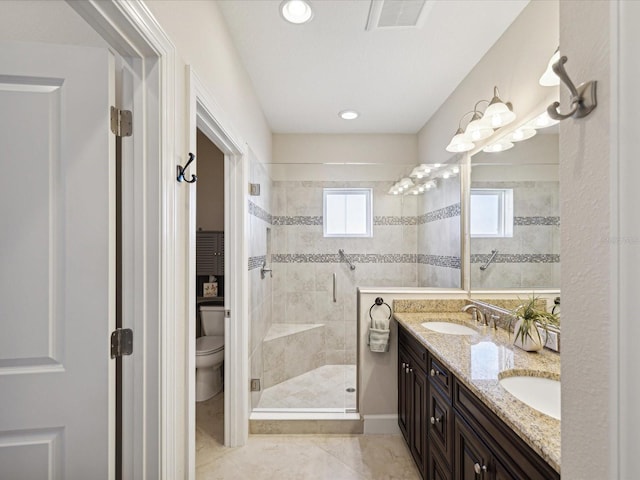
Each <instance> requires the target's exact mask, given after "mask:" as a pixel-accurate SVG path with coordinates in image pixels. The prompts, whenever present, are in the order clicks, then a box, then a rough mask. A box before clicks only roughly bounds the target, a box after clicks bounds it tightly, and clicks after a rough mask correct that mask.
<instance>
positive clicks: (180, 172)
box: [178, 152, 198, 183]
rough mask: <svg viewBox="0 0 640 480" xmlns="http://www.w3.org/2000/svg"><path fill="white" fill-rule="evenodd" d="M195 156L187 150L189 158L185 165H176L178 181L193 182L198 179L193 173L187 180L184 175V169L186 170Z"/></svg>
mask: <svg viewBox="0 0 640 480" xmlns="http://www.w3.org/2000/svg"><path fill="white" fill-rule="evenodd" d="M195 158H196V156H195V155H194V154H193V153H191V152H189V160H188V161H187V163H186V164H185V166H184V167H181V166H180V165H178V181H179V182H187V183H194V182H195V181H196V180H197V179H198V177H196V176H195V175H193V174H191V180H187V179H186V178H185V176H184V174H185V171H186V170H187V168H189V164H190V163H191V162H193V161H194V160H195Z"/></svg>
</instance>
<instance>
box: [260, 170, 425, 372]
mask: <svg viewBox="0 0 640 480" xmlns="http://www.w3.org/2000/svg"><path fill="white" fill-rule="evenodd" d="M390 186H391V182H355V181H352V182H331V181H327V182H320V181H275V182H273V199H274V202H273V218H272V221H273V238H272V240H273V242H272V245H273V257H272V260H273V270H274V272H273V273H274V274H273V298H274V301H273V305H272V308H273V310H272V312H273V318H274V321H275V322H284V323H323V324H324V325H325V329H324V331H325V351H326V363H327V364H353V363H355V362H356V326H357V312H356V287H357V286H374V285H375V286H409V287H410V286H417V285H418V283H417V264H416V259H417V255H416V251H417V229H418V226H417V217H416V213H417V210H416V209H417V199H416V198H409V197H405V196H391V195H388V194H387V191H388V189H389V188H390ZM338 187H343V188H372V189H373V216H374V225H373V238H324V236H323V227H322V214H323V212H322V191H323V188H338ZM339 249H343V250H344V251H345V253H346V255H347V256H348V257H349V258H350V259H351V260H352V261H353V262H354V263H355V265H356V269H355V270H350V269H349V266H348V265H347V264H346V263H345V262H343V261H341V259H340V257H339V255H338V250H339ZM334 273H335V274H336V279H337V296H336V297H337V298H336V301H335V302H334V301H333V274H334Z"/></svg>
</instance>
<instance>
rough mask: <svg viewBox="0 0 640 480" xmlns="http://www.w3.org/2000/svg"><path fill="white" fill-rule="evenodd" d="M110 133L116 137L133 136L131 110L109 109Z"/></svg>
mask: <svg viewBox="0 0 640 480" xmlns="http://www.w3.org/2000/svg"><path fill="white" fill-rule="evenodd" d="M111 131H112V132H113V134H114V135H116V136H118V137H130V136H131V135H132V134H133V114H132V113H131V110H120V109H119V108H116V107H111Z"/></svg>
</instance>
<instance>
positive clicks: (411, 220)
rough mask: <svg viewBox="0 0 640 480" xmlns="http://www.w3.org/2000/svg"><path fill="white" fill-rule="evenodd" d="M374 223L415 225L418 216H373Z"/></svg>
mask: <svg viewBox="0 0 640 480" xmlns="http://www.w3.org/2000/svg"><path fill="white" fill-rule="evenodd" d="M373 224H374V225H417V224H418V217H393V216H388V217H373Z"/></svg>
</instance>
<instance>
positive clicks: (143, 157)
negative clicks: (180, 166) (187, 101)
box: [67, 0, 186, 479]
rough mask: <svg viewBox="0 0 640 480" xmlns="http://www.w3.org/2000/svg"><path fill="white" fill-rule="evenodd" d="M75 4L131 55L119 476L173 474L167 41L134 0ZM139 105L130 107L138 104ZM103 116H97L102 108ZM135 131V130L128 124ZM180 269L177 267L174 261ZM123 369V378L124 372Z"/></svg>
mask: <svg viewBox="0 0 640 480" xmlns="http://www.w3.org/2000/svg"><path fill="white" fill-rule="evenodd" d="M67 3H68V5H69V6H70V7H71V8H72V9H73V10H75V11H76V12H77V13H78V14H79V15H80V16H81V17H82V18H83V19H84V20H85V21H86V22H87V24H88V25H89V26H90V27H91V28H93V29H94V30H95V31H96V32H97V33H98V34H99V35H100V36H101V37H102V38H103V39H104V40H105V41H106V42H107V43H108V45H109V46H110V48H111V49H112V50H113V51H114V52H117V53H118V54H119V55H121V56H122V57H125V58H128V59H131V60H132V61H133V62H134V63H136V65H137V66H138V67H139V68H137V70H138V73H139V74H140V78H139V84H138V85H136V87H137V88H136V90H137V91H139V92H140V96H139V97H138V98H137V101H136V102H135V107H136V111H135V112H134V131H136V132H137V133H136V135H138V136H139V137H138V138H140V141H139V142H136V147H135V152H136V156H138V155H139V157H138V158H137V165H138V166H139V168H140V170H139V173H140V175H139V176H136V178H135V179H134V180H133V183H134V184H133V190H134V191H135V192H136V194H135V195H134V196H133V198H132V201H131V204H130V205H124V208H123V225H129V224H131V221H132V219H135V221H136V222H137V225H139V226H140V230H139V231H136V232H135V233H134V232H123V234H124V235H133V239H132V240H133V244H132V252H130V253H131V254H132V255H131V256H130V258H132V262H133V263H134V264H135V268H134V270H135V273H134V274H133V275H132V278H130V280H131V282H132V284H133V286H134V287H133V288H135V291H136V295H134V296H133V297H134V299H133V305H131V307H130V308H131V309H132V311H134V312H135V315H133V316H132V318H131V319H130V322H128V323H129V324H128V325H125V326H127V327H131V328H133V330H134V349H135V350H134V355H133V356H132V357H131V359H126V360H132V361H131V362H124V363H125V364H128V366H127V367H125V368H127V370H125V372H127V373H128V374H130V375H132V376H134V378H135V382H132V383H131V388H133V392H128V393H127V394H126V395H125V397H124V398H123V414H125V415H126V414H127V412H129V414H130V420H131V422H132V425H130V426H128V427H127V428H125V429H124V431H123V444H125V445H128V448H130V452H129V453H130V454H129V455H126V457H124V458H123V469H124V472H125V474H126V475H127V477H130V478H135V479H145V478H176V479H177V478H182V477H184V472H183V468H184V465H183V462H182V461H180V459H179V458H177V457H178V455H177V454H176V452H178V451H180V447H179V445H178V444H177V442H176V439H178V438H181V437H182V435H183V431H182V430H183V428H184V426H185V423H186V422H185V419H184V418H183V414H182V412H181V410H180V409H179V408H178V406H179V405H180V404H181V401H182V398H183V392H181V391H180V390H184V386H182V385H181V384H180V383H179V379H180V377H179V376H177V375H176V372H177V370H178V369H177V368H176V365H177V364H181V362H182V359H181V358H178V357H177V354H176V350H177V348H176V345H175V342H174V338H175V334H176V332H177V330H178V329H179V328H180V327H181V322H177V321H176V319H179V318H183V316H184V315H183V313H182V312H180V310H179V308H180V305H179V302H178V301H177V295H178V294H179V290H178V289H179V287H180V285H179V284H178V282H176V273H177V269H178V261H179V258H178V256H179V255H177V254H178V253H179V252H177V245H178V242H179V239H178V235H177V229H176V223H177V222H176V216H177V214H178V212H177V210H178V204H177V197H178V195H177V182H176V175H175V172H176V164H177V163H181V161H182V159H181V158H176V157H177V156H176V154H175V152H176V148H175V144H176V138H177V132H178V130H177V128H176V124H177V118H176V114H175V113H176V112H175V105H176V98H177V97H176V79H175V75H176V71H175V64H176V61H175V47H174V46H173V44H172V42H171V41H170V40H169V38H168V37H167V35H166V34H165V32H164V31H163V30H162V29H161V28H160V25H159V24H158V23H157V21H156V20H155V18H153V15H152V14H151V12H150V11H149V9H148V8H147V7H146V5H144V3H142V2H121V1H118V0H107V1H100V0H85V1H82V2H77V1H73V0H67ZM138 107H139V108H138ZM105 114H106V113H105ZM136 129H137V130H136ZM180 268H182V267H180ZM127 373H125V375H126V374H127Z"/></svg>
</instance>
